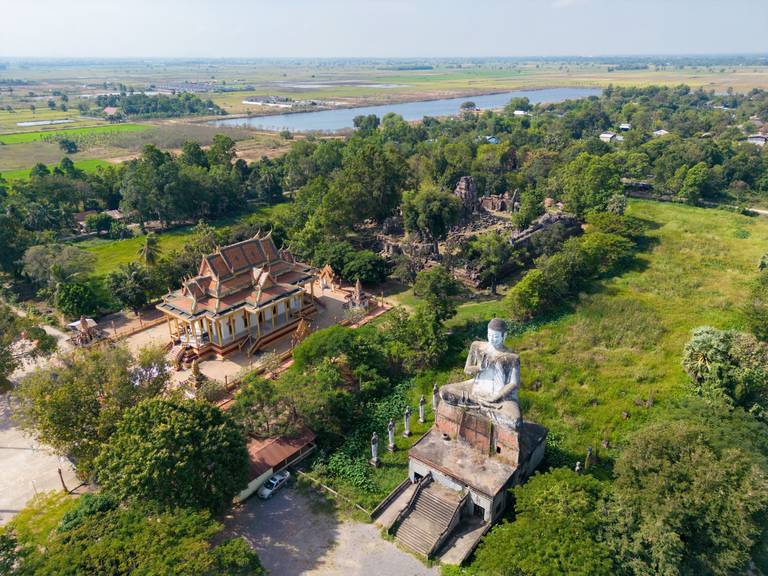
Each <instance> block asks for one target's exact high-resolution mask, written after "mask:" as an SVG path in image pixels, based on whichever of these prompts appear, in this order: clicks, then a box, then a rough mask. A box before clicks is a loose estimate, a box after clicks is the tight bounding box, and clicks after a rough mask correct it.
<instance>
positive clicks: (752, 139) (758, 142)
mask: <svg viewBox="0 0 768 576" xmlns="http://www.w3.org/2000/svg"><path fill="white" fill-rule="evenodd" d="M747 142H749V143H750V144H754V145H755V146H760V147H761V148H762V147H763V146H765V143H766V142H768V136H766V135H765V134H750V135H749V136H748V137H747Z"/></svg>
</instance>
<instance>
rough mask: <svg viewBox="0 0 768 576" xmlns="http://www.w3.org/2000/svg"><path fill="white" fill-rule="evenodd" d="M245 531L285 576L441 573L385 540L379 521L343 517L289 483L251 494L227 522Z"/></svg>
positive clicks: (233, 530)
mask: <svg viewBox="0 0 768 576" xmlns="http://www.w3.org/2000/svg"><path fill="white" fill-rule="evenodd" d="M226 525H227V531H228V532H229V533H230V534H231V535H235V534H236V535H240V536H244V537H245V538H246V540H248V542H250V543H251V545H252V546H253V547H254V548H255V549H256V551H257V552H258V554H259V557H260V558H261V561H262V564H264V567H265V568H267V569H268V570H269V572H270V574H276V575H277V574H279V575H280V576H299V575H303V576H435V575H437V574H439V571H438V569H437V568H428V567H427V566H424V565H423V564H422V563H421V562H420V561H419V560H417V559H416V558H414V557H413V556H411V555H410V554H407V553H405V552H403V551H401V550H399V549H398V548H397V547H396V546H395V545H394V544H392V543H391V542H388V541H386V540H384V539H383V538H382V537H381V535H380V533H379V528H378V527H377V526H375V525H373V524H363V523H361V522H352V521H346V520H345V521H340V520H338V519H337V518H336V517H335V516H334V515H333V514H331V513H327V512H323V511H318V510H317V506H316V505H315V506H314V510H313V502H312V500H311V497H310V496H306V495H304V494H303V493H301V492H299V491H298V490H297V489H295V488H283V489H282V490H280V491H279V492H278V493H277V494H276V495H275V496H274V497H273V498H272V499H271V500H267V501H266V502H265V501H262V500H259V499H258V498H256V497H253V498H250V499H249V500H246V502H245V504H244V505H243V506H242V508H241V509H239V510H237V511H236V512H235V513H234V514H233V517H232V518H231V519H229V520H228V521H227V522H226Z"/></svg>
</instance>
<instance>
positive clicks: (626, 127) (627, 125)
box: [619, 122, 632, 132]
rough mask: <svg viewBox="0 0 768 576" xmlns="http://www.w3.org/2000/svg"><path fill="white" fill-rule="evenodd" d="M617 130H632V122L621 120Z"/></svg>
mask: <svg viewBox="0 0 768 576" xmlns="http://www.w3.org/2000/svg"><path fill="white" fill-rule="evenodd" d="M619 130H622V131H624V132H626V131H627V130H632V124H630V123H629V122H623V123H622V124H619Z"/></svg>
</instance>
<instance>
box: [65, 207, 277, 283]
mask: <svg viewBox="0 0 768 576" xmlns="http://www.w3.org/2000/svg"><path fill="white" fill-rule="evenodd" d="M284 209H285V205H284V204H278V205H276V206H269V207H265V208H260V209H258V210H256V211H254V212H251V213H248V214H244V215H239V216H231V217H227V218H222V219H220V220H216V221H214V222H212V223H211V225H212V226H214V227H217V228H222V227H225V226H231V225H233V224H237V223H240V222H245V221H249V220H252V221H259V222H268V221H269V219H270V217H271V216H272V215H273V214H275V213H276V212H278V211H280V210H284ZM192 228H193V227H192V226H183V227H180V228H175V229H173V230H168V231H167V232H162V233H160V234H159V235H158V242H159V244H160V252H161V255H162V253H167V252H171V251H172V250H176V249H179V248H181V247H183V246H184V244H185V243H186V242H187V241H188V240H189V238H190V237H191V235H192ZM143 242H144V237H143V236H134V237H133V238H126V239H125V240H109V239H106V238H94V239H91V240H85V241H83V242H78V243H77V244H76V246H77V247H78V248H82V249H84V250H88V251H89V252H91V253H92V254H94V255H95V256H96V265H95V269H94V274H95V275H96V276H105V275H107V274H109V273H110V272H111V271H113V270H115V269H117V268H118V267H119V266H120V265H121V264H127V263H128V262H131V261H133V260H136V259H137V258H138V251H139V247H140V246H141V245H142V244H143Z"/></svg>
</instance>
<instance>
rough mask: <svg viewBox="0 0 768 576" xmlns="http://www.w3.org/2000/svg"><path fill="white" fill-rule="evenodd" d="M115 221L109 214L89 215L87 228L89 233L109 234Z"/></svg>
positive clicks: (86, 220) (86, 223)
mask: <svg viewBox="0 0 768 576" xmlns="http://www.w3.org/2000/svg"><path fill="white" fill-rule="evenodd" d="M113 222H115V220H113V219H112V217H111V216H110V215H109V214H105V213H104V212H101V213H99V214H89V215H88V216H86V218H85V227H86V228H87V230H88V231H89V232H107V231H108V230H109V229H110V228H111V227H112V223H113Z"/></svg>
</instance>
